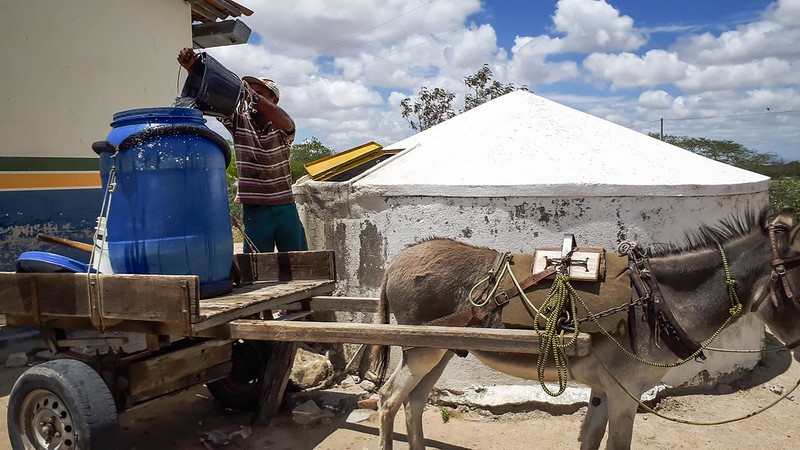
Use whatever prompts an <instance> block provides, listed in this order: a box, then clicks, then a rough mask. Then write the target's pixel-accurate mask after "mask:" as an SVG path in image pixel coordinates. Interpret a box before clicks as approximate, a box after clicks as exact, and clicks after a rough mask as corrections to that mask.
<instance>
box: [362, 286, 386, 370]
mask: <svg viewBox="0 0 800 450" xmlns="http://www.w3.org/2000/svg"><path fill="white" fill-rule="evenodd" d="M373 322H374V323H379V324H388V323H389V302H388V299H387V298H386V277H384V278H383V284H381V296H380V298H379V299H378V309H377V311H376V312H375V319H374V321H373ZM364 353H365V355H367V360H366V364H365V365H368V366H367V367H368V369H367V370H366V372H365V373H364V378H366V379H368V380H369V381H372V382H373V383H375V384H376V385H377V386H380V385H382V384H383V382H384V381H385V380H386V372H387V369H388V367H389V346H386V345H369V346H367V348H366V351H365V352H364Z"/></svg>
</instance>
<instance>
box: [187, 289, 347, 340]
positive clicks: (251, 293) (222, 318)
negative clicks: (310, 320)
mask: <svg viewBox="0 0 800 450" xmlns="http://www.w3.org/2000/svg"><path fill="white" fill-rule="evenodd" d="M335 285H336V282H334V281H333V280H307V281H303V280H299V281H288V282H283V283H258V284H254V285H252V286H248V287H246V288H242V289H237V290H236V291H235V292H234V293H232V294H228V295H224V296H221V297H216V298H211V299H206V300H202V301H200V314H199V315H198V318H197V319H196V320H197V322H195V323H194V324H192V332H193V333H196V332H198V331H201V330H205V329H208V328H212V327H216V326H219V325H222V324H224V323H225V322H228V321H231V320H234V319H238V318H241V317H247V316H250V315H253V314H257V313H259V312H261V311H266V310H270V309H279V308H280V307H281V306H283V305H286V304H288V303H292V302H296V301H298V300H302V299H304V298H309V297H313V296H314V295H322V294H330V293H331V292H333V290H334V289H335V287H336V286H335Z"/></svg>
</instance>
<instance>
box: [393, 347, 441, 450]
mask: <svg viewBox="0 0 800 450" xmlns="http://www.w3.org/2000/svg"><path fill="white" fill-rule="evenodd" d="M447 352H448V351H447V350H442V349H434V348H422V347H417V348H411V349H407V350H403V360H402V361H401V362H400V365H399V366H397V369H396V370H395V371H394V373H392V376H390V377H389V379H388V380H387V381H386V384H384V385H383V387H381V389H380V391H379V392H378V395H379V397H378V419H379V420H380V446H381V447H380V448H381V450H390V449H391V448H392V443H393V442H392V441H393V434H394V433H393V431H394V430H393V425H394V418H395V416H396V415H397V410H398V409H400V405H402V404H403V403H405V401H406V398H407V397H408V394H410V393H411V391H412V390H413V389H414V388H415V387H416V386H417V384H419V382H420V381H422V379H423V378H425V375H427V374H428V372H430V371H431V370H433V369H434V368H435V367H436V365H437V364H438V363H439V361H441V360H442V357H443V356H444V355H445V353H447Z"/></svg>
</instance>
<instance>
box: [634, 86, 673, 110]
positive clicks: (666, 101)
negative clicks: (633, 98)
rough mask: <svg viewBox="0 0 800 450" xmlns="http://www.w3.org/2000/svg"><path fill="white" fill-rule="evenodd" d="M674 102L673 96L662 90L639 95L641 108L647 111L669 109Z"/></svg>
mask: <svg viewBox="0 0 800 450" xmlns="http://www.w3.org/2000/svg"><path fill="white" fill-rule="evenodd" d="M672 101H673V98H672V96H671V95H669V94H668V93H667V92H665V91H662V90H656V91H644V92H642V93H641V94H640V95H639V106H641V107H642V108H647V109H667V108H669V107H670V106H672Z"/></svg>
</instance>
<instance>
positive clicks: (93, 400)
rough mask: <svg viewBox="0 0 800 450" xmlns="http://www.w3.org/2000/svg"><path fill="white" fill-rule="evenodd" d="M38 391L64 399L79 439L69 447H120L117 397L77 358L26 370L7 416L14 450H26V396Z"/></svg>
mask: <svg viewBox="0 0 800 450" xmlns="http://www.w3.org/2000/svg"><path fill="white" fill-rule="evenodd" d="M35 390H45V391H50V392H51V393H53V394H54V395H56V396H57V397H58V398H60V399H61V401H62V402H63V404H64V406H65V408H66V409H67V410H68V411H69V414H70V416H71V417H72V419H73V423H72V424H73V426H74V428H75V435H76V436H75V442H74V444H73V445H72V446H71V447H68V448H74V449H80V450H106V449H109V450H113V449H116V448H117V435H118V432H119V424H118V422H117V408H116V404H115V402H114V397H113V396H112V395H111V391H110V390H109V389H108V386H106V383H105V382H104V381H103V379H102V378H101V377H100V375H99V374H98V373H97V372H95V370H94V369H92V368H91V367H89V366H88V365H86V364H85V363H83V362H81V361H77V360H74V359H59V360H54V361H48V362H46V363H43V364H39V365H38V366H35V367H32V368H30V369H28V370H27V371H25V372H24V373H23V374H22V376H20V377H19V379H17V381H16V383H14V387H13V388H12V389H11V394H10V396H9V401H8V415H7V424H8V436H9V439H10V440H11V446H12V448H14V449H15V450H24V449H25V448H26V447H25V445H24V442H23V433H24V427H23V425H22V423H21V421H20V417H19V416H20V412H21V408H22V406H23V403H24V402H25V399H26V397H27V396H28V395H29V394H30V393H31V392H33V391H35ZM25 440H27V439H25ZM31 445H34V444H32V443H31ZM34 448H36V447H34Z"/></svg>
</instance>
